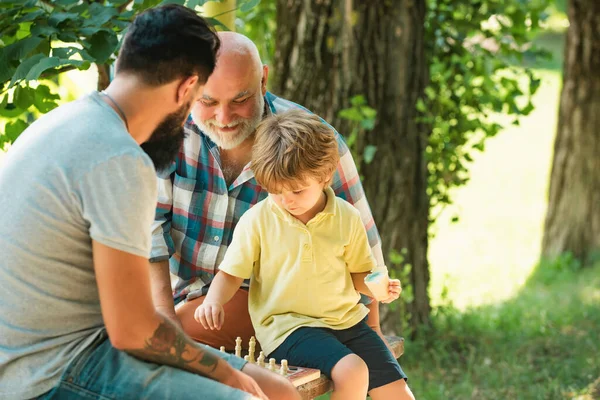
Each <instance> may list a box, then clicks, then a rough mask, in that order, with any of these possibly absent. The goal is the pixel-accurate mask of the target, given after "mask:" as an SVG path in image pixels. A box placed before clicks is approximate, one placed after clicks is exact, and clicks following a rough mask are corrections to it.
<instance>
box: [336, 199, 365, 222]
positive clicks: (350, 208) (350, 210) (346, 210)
mask: <svg viewBox="0 0 600 400" xmlns="http://www.w3.org/2000/svg"><path fill="white" fill-rule="evenodd" d="M335 204H336V208H337V211H338V215H339V218H342V219H352V218H358V219H359V220H360V218H361V217H360V212H359V211H358V209H357V208H356V207H355V206H354V205H353V204H351V203H349V202H348V201H346V200H344V199H343V198H341V197H339V196H335Z"/></svg>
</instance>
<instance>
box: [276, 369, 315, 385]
mask: <svg viewBox="0 0 600 400" xmlns="http://www.w3.org/2000/svg"><path fill="white" fill-rule="evenodd" d="M285 377H286V378H288V379H289V380H290V381H292V384H293V385H294V386H295V387H298V386H300V385H304V384H305V383H308V382H312V381H314V380H316V379H319V378H320V377H321V371H320V370H318V369H313V368H304V367H294V366H290V367H288V372H287V373H286V374H285Z"/></svg>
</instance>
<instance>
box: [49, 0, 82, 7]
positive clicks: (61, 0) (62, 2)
mask: <svg viewBox="0 0 600 400" xmlns="http://www.w3.org/2000/svg"><path fill="white" fill-rule="evenodd" d="M78 2H79V0H54V3H55V4H57V5H59V6H71V5H73V4H77V3H78Z"/></svg>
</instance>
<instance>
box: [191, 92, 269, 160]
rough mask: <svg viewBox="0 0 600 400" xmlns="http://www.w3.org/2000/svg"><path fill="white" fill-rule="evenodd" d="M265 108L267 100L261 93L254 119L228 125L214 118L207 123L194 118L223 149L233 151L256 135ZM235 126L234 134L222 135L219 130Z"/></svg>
mask: <svg viewBox="0 0 600 400" xmlns="http://www.w3.org/2000/svg"><path fill="white" fill-rule="evenodd" d="M264 107H265V99H264V97H263V96H262V93H260V92H259V93H258V99H257V101H256V106H255V108H254V110H253V113H252V117H250V118H247V119H244V118H238V119H236V120H235V121H232V122H230V123H228V124H227V125H222V124H220V123H218V122H217V121H216V120H215V119H214V118H213V119H208V120H206V121H201V120H196V119H195V118H194V123H195V124H196V125H198V127H199V128H200V130H201V131H202V132H204V134H205V135H206V136H208V137H209V138H210V140H212V141H213V142H214V143H215V144H216V145H217V146H219V147H220V148H221V149H224V150H231V149H234V148H236V147H237V146H239V145H240V144H242V143H243V142H244V140H246V139H247V138H248V137H249V136H250V135H252V134H253V133H254V131H255V130H256V127H257V126H258V124H259V123H260V121H262V118H263V112H264ZM192 117H193V115H192ZM233 126H236V127H237V130H236V131H235V132H233V133H221V132H220V131H219V128H223V127H233Z"/></svg>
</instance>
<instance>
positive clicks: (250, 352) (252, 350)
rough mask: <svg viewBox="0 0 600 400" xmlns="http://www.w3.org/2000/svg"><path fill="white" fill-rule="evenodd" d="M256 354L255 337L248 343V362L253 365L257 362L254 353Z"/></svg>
mask: <svg viewBox="0 0 600 400" xmlns="http://www.w3.org/2000/svg"><path fill="white" fill-rule="evenodd" d="M255 352H256V339H255V338H254V336H252V337H251V338H250V342H249V343H248V361H250V362H251V363H253V362H255V361H256V360H255V358H254V353H255Z"/></svg>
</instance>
